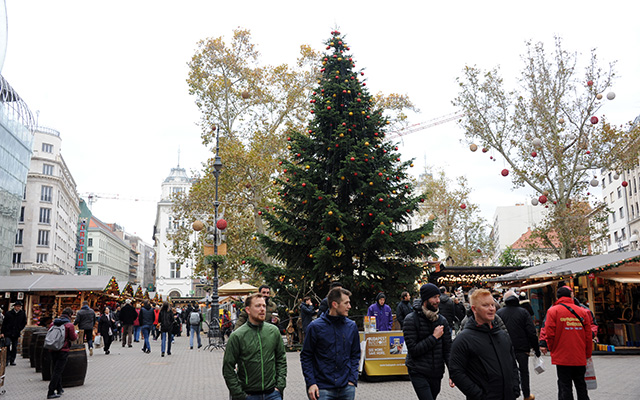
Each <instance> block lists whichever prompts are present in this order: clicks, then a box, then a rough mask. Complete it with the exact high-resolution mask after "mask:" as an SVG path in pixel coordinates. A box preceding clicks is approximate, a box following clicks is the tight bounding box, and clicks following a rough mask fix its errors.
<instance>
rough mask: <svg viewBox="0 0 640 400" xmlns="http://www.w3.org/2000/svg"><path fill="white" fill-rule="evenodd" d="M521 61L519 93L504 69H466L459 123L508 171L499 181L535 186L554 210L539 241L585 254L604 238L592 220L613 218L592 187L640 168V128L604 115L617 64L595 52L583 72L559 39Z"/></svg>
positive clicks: (474, 144) (566, 253)
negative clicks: (604, 62) (605, 176)
mask: <svg viewBox="0 0 640 400" xmlns="http://www.w3.org/2000/svg"><path fill="white" fill-rule="evenodd" d="M522 58H523V61H524V68H523V71H522V74H521V75H520V77H519V82H518V83H519V88H518V89H513V90H507V89H506V88H505V86H504V82H503V80H502V77H501V76H500V73H499V70H498V69H497V68H494V69H491V70H482V69H480V68H477V67H466V68H465V69H464V76H463V77H462V78H459V84H460V92H459V94H458V97H457V98H456V99H455V100H454V105H456V106H458V107H459V108H460V109H461V110H462V111H463V112H464V117H463V118H462V119H461V121H460V124H461V126H462V127H463V128H464V130H465V135H466V137H467V138H468V139H469V141H470V142H471V146H470V147H471V150H472V151H476V150H477V149H478V148H482V150H483V152H489V151H490V152H491V154H493V156H492V157H494V156H496V153H497V154H498V155H500V156H501V157H502V158H503V159H504V161H505V163H506V164H507V168H504V169H503V170H502V171H497V173H496V175H497V176H499V175H498V174H500V173H502V175H503V176H509V177H510V178H511V179H512V181H513V184H514V186H515V187H523V186H528V187H529V188H531V189H532V190H533V191H534V193H535V194H534V195H533V196H532V197H533V198H532V204H533V205H538V204H540V206H541V207H548V208H550V210H549V211H550V212H549V214H548V215H549V216H548V218H547V219H546V221H545V222H544V223H543V224H541V226H539V227H536V228H537V229H536V230H535V232H534V234H535V235H536V236H537V237H539V238H541V239H542V240H543V241H544V242H545V243H546V245H548V246H549V248H553V249H554V251H555V252H556V254H557V255H558V257H560V258H568V257H574V256H578V255H584V254H586V253H587V252H588V251H589V243H590V240H591V239H592V237H597V236H598V235H599V234H602V231H601V230H598V229H597V227H598V226H599V224H598V223H591V224H590V223H589V220H590V219H592V218H596V219H598V220H602V218H603V215H602V214H603V213H604V212H606V208H605V207H603V206H602V205H598V204H595V207H594V204H591V205H590V200H591V202H592V203H593V202H595V200H596V199H594V198H593V197H592V195H591V194H590V192H589V191H590V188H589V187H590V185H591V186H597V185H598V179H597V178H596V176H597V175H598V173H599V172H600V169H601V168H607V169H609V170H624V169H627V168H628V167H629V166H631V165H633V164H634V163H635V162H636V161H637V156H638V151H639V148H640V140H638V139H639V135H640V128H639V127H634V128H632V127H630V126H617V127H616V126H613V125H611V124H610V123H609V122H608V121H607V120H606V118H605V116H604V114H603V113H602V110H601V109H602V108H603V107H604V106H605V103H606V102H608V101H612V100H613V99H614V98H615V93H614V92H613V91H612V86H613V83H614V78H615V72H614V65H613V64H609V65H608V66H606V67H602V66H600V65H599V63H598V61H597V57H596V52H595V51H593V52H592V53H591V57H590V60H589V61H588V63H587V65H586V68H585V70H584V73H580V72H579V71H578V68H577V56H576V55H575V54H572V53H569V52H568V51H566V50H565V49H563V47H562V42H561V40H560V39H558V38H556V41H555V48H554V51H553V53H552V54H549V53H548V52H547V51H546V50H545V48H544V45H543V44H542V43H532V42H529V43H527V52H526V54H524V56H523V57H522ZM478 145H479V146H478ZM621 184H624V183H623V182H621ZM605 217H606V216H605ZM556 235H557V236H556ZM554 236H555V237H556V238H557V240H554V239H553V238H554Z"/></svg>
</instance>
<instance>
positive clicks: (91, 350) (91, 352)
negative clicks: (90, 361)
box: [89, 347, 93, 356]
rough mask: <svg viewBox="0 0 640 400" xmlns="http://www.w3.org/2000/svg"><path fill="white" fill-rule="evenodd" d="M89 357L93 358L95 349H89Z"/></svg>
mask: <svg viewBox="0 0 640 400" xmlns="http://www.w3.org/2000/svg"><path fill="white" fill-rule="evenodd" d="M89 355H90V356H92V355H93V347H89Z"/></svg>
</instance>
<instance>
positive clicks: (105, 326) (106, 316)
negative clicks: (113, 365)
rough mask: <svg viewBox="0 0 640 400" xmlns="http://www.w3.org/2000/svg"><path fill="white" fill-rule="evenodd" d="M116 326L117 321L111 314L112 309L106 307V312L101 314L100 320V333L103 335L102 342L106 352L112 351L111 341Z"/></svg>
mask: <svg viewBox="0 0 640 400" xmlns="http://www.w3.org/2000/svg"><path fill="white" fill-rule="evenodd" d="M114 328H115V323H114V320H113V316H112V315H111V310H110V309H109V307H105V308H104V313H103V314H102V315H101V316H100V319H99V320H98V335H100V336H102V342H103V345H104V354H109V353H111V352H110V351H109V348H110V347H111V342H112V340H113V330H114Z"/></svg>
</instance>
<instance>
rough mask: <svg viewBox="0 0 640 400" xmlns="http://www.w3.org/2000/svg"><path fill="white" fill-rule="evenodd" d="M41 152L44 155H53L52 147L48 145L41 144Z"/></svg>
mask: <svg viewBox="0 0 640 400" xmlns="http://www.w3.org/2000/svg"><path fill="white" fill-rule="evenodd" d="M42 151H43V152H45V153H53V145H52V144H49V143H42Z"/></svg>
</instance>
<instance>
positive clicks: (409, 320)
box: [403, 307, 451, 379]
mask: <svg viewBox="0 0 640 400" xmlns="http://www.w3.org/2000/svg"><path fill="white" fill-rule="evenodd" d="M435 317H436V319H435V320H434V321H431V320H430V319H429V318H428V317H427V315H426V314H425V312H424V310H423V309H422V307H417V308H414V311H413V312H412V313H411V314H409V315H407V317H406V318H405V320H404V327H403V333H404V343H405V346H407V358H406V362H405V363H406V365H407V369H408V370H409V373H418V374H421V375H425V376H427V377H429V378H434V379H442V376H443V375H444V366H445V364H446V365H447V366H448V365H449V357H450V355H451V328H450V327H449V324H448V322H447V320H446V318H445V317H443V316H442V315H439V314H435ZM438 325H443V326H444V333H443V334H442V336H441V337H440V338H438V339H436V338H435V336H433V331H434V330H435V328H436V327H437V326H438Z"/></svg>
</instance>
